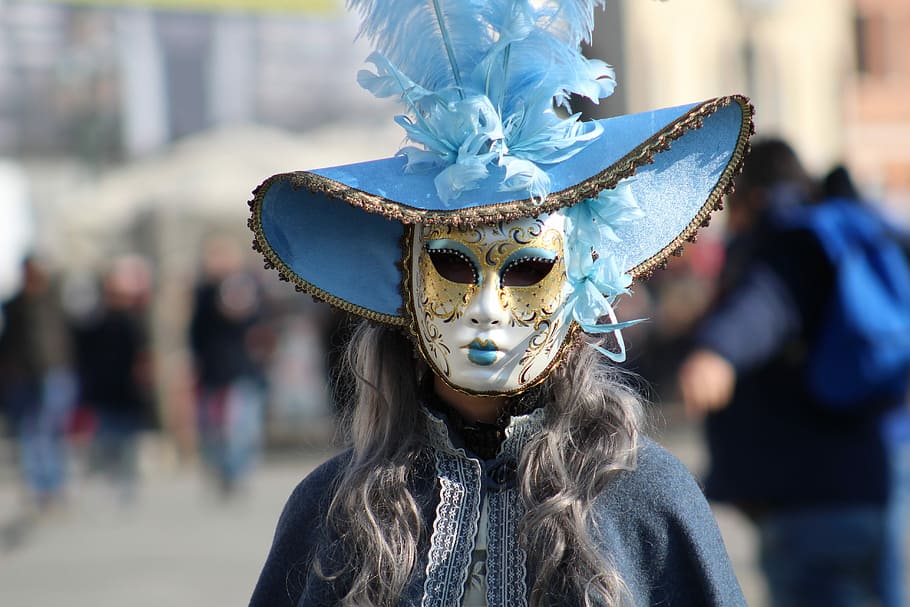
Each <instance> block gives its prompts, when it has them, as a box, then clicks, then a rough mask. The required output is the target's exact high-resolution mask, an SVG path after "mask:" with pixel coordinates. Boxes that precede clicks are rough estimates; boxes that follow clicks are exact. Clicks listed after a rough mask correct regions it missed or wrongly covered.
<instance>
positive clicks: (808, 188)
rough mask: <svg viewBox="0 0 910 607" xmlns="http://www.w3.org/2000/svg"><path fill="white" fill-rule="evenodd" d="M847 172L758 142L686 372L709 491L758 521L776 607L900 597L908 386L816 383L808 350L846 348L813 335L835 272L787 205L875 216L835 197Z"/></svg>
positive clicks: (809, 211)
mask: <svg viewBox="0 0 910 607" xmlns="http://www.w3.org/2000/svg"><path fill="white" fill-rule="evenodd" d="M843 177H844V176H843V175H840V174H834V175H832V177H831V179H829V180H828V182H827V186H828V190H829V196H828V197H827V198H826V196H825V195H824V193H823V194H822V195H821V196H819V192H818V191H817V188H816V186H815V184H814V183H813V182H812V180H811V179H810V178H809V176H808V175H807V173H806V172H805V171H804V169H803V168H802V165H801V163H800V161H799V159H798V157H797V155H796V153H795V152H794V151H793V149H792V148H791V147H790V146H789V145H788V144H787V143H786V142H784V141H783V140H780V139H765V140H762V141H759V142H757V143H753V145H752V150H751V152H750V154H749V156H748V157H747V159H746V163H745V165H744V169H743V173H742V174H741V175H740V176H739V177H738V178H737V180H736V190H735V193H734V194H733V195H732V196H731V197H730V200H729V203H728V211H729V214H728V216H727V217H728V220H729V223H728V226H729V228H730V230H731V232H732V233H733V238H732V239H731V241H730V244H729V247H728V261H727V264H726V268H725V270H724V273H723V274H722V276H721V280H720V288H719V295H718V297H717V299H716V301H715V303H714V305H713V306H712V307H711V308H710V309H709V310H708V312H707V313H706V315H705V318H704V319H703V322H702V323H701V325H700V326H699V327H698V330H697V333H696V334H695V335H694V336H693V350H692V352H691V353H690V354H689V356H688V357H687V358H686V359H685V360H684V362H683V364H682V366H681V368H680V373H679V381H680V389H681V393H682V396H683V399H684V401H685V405H686V407H687V409H688V411H689V412H690V413H691V414H692V415H694V416H698V417H701V416H704V415H706V431H707V440H708V447H709V454H710V469H709V472H708V475H707V479H706V493H707V495H708V497H709V498H710V499H714V500H718V501H722V502H728V503H731V504H733V505H735V506H737V507H738V508H739V509H740V510H742V511H743V512H744V513H745V514H746V515H748V516H749V517H750V518H751V519H752V520H753V521H754V522H755V523H756V525H757V529H758V531H759V539H760V563H761V566H762V569H763V571H764V573H765V575H766V577H767V580H768V585H769V590H770V597H771V604H772V605H774V606H775V607H785V606H789V605H794V606H797V605H798V606H801V607H804V606H812V605H826V606H828V605H845V606H853V605H856V606H858V605H869V604H876V605H883V606H888V607H900V606H902V605H905V603H904V600H903V598H902V594H903V589H902V584H903V582H902V580H903V577H904V575H903V571H902V568H903V565H902V557H901V552H902V547H901V544H902V542H903V537H904V533H905V531H904V529H905V528H906V523H905V522H903V520H902V519H903V518H904V517H905V516H906V514H905V513H902V508H903V506H901V504H902V503H903V502H904V501H905V500H906V498H905V497H902V495H904V494H905V492H906V489H905V488H902V487H904V486H905V484H906V483H907V473H906V470H907V469H908V468H907V462H908V461H910V460H908V453H910V451H908V450H907V445H908V444H910V442H908V438H910V416H908V410H907V407H906V405H905V401H904V399H903V392H904V390H898V394H897V395H893V394H892V395H884V396H874V397H866V398H862V399H860V400H859V401H857V402H855V403H850V404H849V406H844V405H841V406H835V404H834V403H832V402H831V401H830V399H829V398H826V397H824V396H823V395H822V393H820V392H819V391H818V390H817V389H813V385H812V382H811V381H810V369H815V368H816V367H814V366H812V365H815V364H816V363H817V361H815V360H813V359H814V358H816V357H820V356H828V357H830V356H832V355H833V356H835V357H836V358H840V359H843V360H847V359H848V358H849V357H850V356H851V353H850V352H845V351H841V352H839V353H838V352H831V351H826V352H819V351H818V350H817V349H815V344H816V343H818V342H819V340H820V338H821V335H822V333H823V332H825V331H827V330H831V329H830V328H829V327H828V325H827V324H826V323H825V321H826V319H827V318H829V316H830V313H831V306H832V302H833V301H834V293H835V288H836V284H837V281H838V280H842V279H841V278H839V275H840V273H839V265H838V264H837V263H835V262H834V261H833V259H832V258H831V257H830V256H829V255H828V254H827V252H826V248H825V247H824V246H823V242H822V240H821V239H820V238H819V236H818V233H817V232H815V231H814V230H812V229H809V227H808V226H809V225H810V224H808V223H805V222H800V221H795V220H794V219H800V218H801V219H806V218H812V217H818V216H819V215H818V214H819V213H831V212H837V211H839V209H838V208H835V207H834V206H832V207H831V208H824V207H825V205H844V204H850V205H856V208H853V209H842V210H843V211H845V212H847V211H849V214H850V216H851V217H854V220H856V221H858V220H859V219H862V218H863V217H865V216H867V215H869V214H872V210H871V209H862V208H860V206H859V205H861V204H863V203H862V202H860V201H859V200H854V201H853V202H850V203H847V202H845V201H844V200H843V199H842V196H843V194H844V192H845V191H846V192H847V193H848V194H849V193H850V192H851V191H852V192H854V193H855V190H853V188H852V186H851V187H850V188H849V189H847V190H845V189H844V188H845V186H844V183H843ZM835 187H836V191H835V190H834V189H832V188H835ZM831 194H837V195H839V196H838V199H837V200H834V199H833V198H830V195H831ZM819 198H821V199H822V202H820V205H821V206H819V204H817V203H816V199H819ZM829 198H830V199H829ZM856 214H859V215H856ZM895 246H896V245H895ZM898 256H899V255H898ZM903 272H904V275H906V270H905V269H904V270H903ZM870 305H871V304H870ZM866 313H867V314H874V312H873V311H872V308H871V307H869V308H868V309H867V310H866ZM891 339H894V340H896V339H898V335H892V337H891ZM822 379H823V380H824V382H825V383H827V384H829V385H832V386H833V385H835V384H836V383H837V382H844V381H846V382H847V384H846V385H850V386H855V385H857V384H858V383H859V381H860V376H859V375H858V371H857V369H856V368H842V369H840V370H839V371H830V372H828V373H827V375H825V376H824V377H823V378H822ZM903 385H904V386H905V388H906V381H904V382H903ZM905 388H904V389H905ZM902 477H903V479H902Z"/></svg>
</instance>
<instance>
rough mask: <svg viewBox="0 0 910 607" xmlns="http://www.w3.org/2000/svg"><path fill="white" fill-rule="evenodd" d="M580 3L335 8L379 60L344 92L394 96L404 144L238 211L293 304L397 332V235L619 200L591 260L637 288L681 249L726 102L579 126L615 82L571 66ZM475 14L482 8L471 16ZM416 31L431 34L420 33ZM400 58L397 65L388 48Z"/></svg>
mask: <svg viewBox="0 0 910 607" xmlns="http://www.w3.org/2000/svg"><path fill="white" fill-rule="evenodd" d="M600 3H601V0H591V1H590V2H587V3H585V2H579V1H577V0H576V1H573V2H563V3H559V2H549V3H538V4H541V7H535V6H534V5H532V3H530V2H520V1H515V0H512V1H509V2H506V1H505V0H489V1H488V2H486V3H485V4H483V3H477V2H464V1H463V0H437V1H436V2H434V3H432V4H433V5H434V6H435V5H439V6H441V7H442V10H438V11H435V10H434V11H427V9H426V6H427V5H428V4H430V3H425V2H414V1H411V0H384V1H383V2H377V1H376V0H351V2H350V4H351V5H353V6H355V7H356V8H359V9H360V10H361V12H362V13H363V14H364V17H365V21H364V25H363V27H362V32H363V33H365V34H366V35H367V36H369V37H370V38H371V39H372V40H373V42H374V43H375V44H376V46H377V48H378V49H379V51H381V53H382V54H380V53H379V52H376V53H374V54H373V55H371V57H370V61H371V62H372V63H373V64H374V65H375V67H376V72H375V73H372V72H368V71H363V72H361V73H360V74H359V76H358V79H359V80H360V83H361V84H362V85H363V86H364V87H365V88H367V89H369V90H370V91H372V92H373V93H374V94H375V95H377V96H380V97H389V96H397V97H398V98H399V99H400V101H401V102H402V103H403V104H404V105H405V107H406V108H407V110H408V115H406V116H399V117H398V118H397V121H398V122H399V124H401V125H402V126H403V127H404V128H405V130H406V131H407V134H408V138H409V139H410V141H412V142H414V143H415V144H416V146H412V147H407V148H404V149H402V150H401V151H400V152H399V154H397V155H395V156H393V157H390V158H385V159H382V160H374V161H370V162H363V163H357V164H350V165H344V166H338V167H330V168H324V169H317V170H311V171H299V172H293V173H283V174H279V175H274V176H272V177H269V178H268V179H267V180H266V181H265V182H264V183H262V184H261V185H260V186H259V187H258V188H257V189H256V190H255V191H254V198H253V200H252V201H251V202H250V206H251V209H252V217H251V218H250V222H249V225H250V228H251V229H252V230H253V232H254V234H255V240H254V248H256V249H257V250H259V251H260V252H261V253H262V254H263V255H264V257H265V259H266V264H267V265H268V266H271V267H274V268H275V269H277V270H278V272H279V274H280V275H281V277H282V278H283V279H285V280H288V281H291V282H292V283H294V284H295V285H297V287H298V288H299V289H301V290H303V291H306V292H308V293H310V294H312V295H313V296H315V297H317V298H319V299H322V300H324V301H326V302H328V303H329V304H332V305H334V306H336V307H338V308H341V309H343V310H345V311H348V312H351V313H354V314H357V315H359V316H362V317H365V318H368V319H370V320H374V321H379V322H383V323H387V324H390V325H398V326H405V325H407V324H408V320H409V319H408V318H407V317H406V315H407V312H406V308H407V306H406V305H405V302H404V300H403V297H404V295H403V293H404V288H403V287H404V285H403V284H402V280H403V274H402V267H401V264H402V259H403V257H404V249H405V246H406V243H405V242H404V241H405V234H406V233H407V232H408V230H407V227H408V226H409V225H414V224H448V225H455V226H461V227H467V226H472V225H479V224H490V223H495V222H499V221H508V220H512V219H516V218H519V217H529V216H537V215H540V214H542V213H548V212H553V211H556V210H559V209H565V208H567V207H573V206H575V205H578V204H580V203H585V202H589V203H590V202H596V201H598V200H599V199H603V200H606V201H609V199H610V198H609V196H606V197H605V196H604V194H609V191H610V190H612V189H616V188H617V187H619V186H622V187H625V185H628V186H629V188H631V193H632V195H633V196H634V200H635V201H636V202H637V205H638V207H639V208H640V210H641V211H642V213H641V214H639V215H640V219H639V220H637V221H634V222H626V223H622V224H621V225H618V226H616V228H615V236H616V238H611V239H609V240H608V241H605V242H602V243H598V245H597V253H598V254H599V255H605V254H606V255H614V256H615V257H616V259H622V260H625V261H624V265H625V267H624V268H623V269H624V270H625V271H627V272H628V273H630V274H632V276H633V277H642V276H646V275H649V274H650V273H651V272H652V271H653V270H654V269H655V268H657V267H659V266H661V265H663V264H664V263H665V261H666V258H667V257H668V256H669V255H671V254H674V253H677V252H678V251H680V249H681V247H682V245H683V243H684V242H685V241H687V240H693V239H694V237H695V233H696V231H697V230H698V228H699V227H701V226H702V225H704V224H705V223H707V221H708V219H709V215H710V214H711V212H712V211H714V210H715V209H717V208H718V207H719V206H720V204H721V201H722V197H723V195H724V194H725V193H726V192H727V191H728V190H729V189H730V188H731V184H732V181H733V178H734V177H735V176H736V175H737V174H738V173H739V170H740V168H741V165H742V161H743V158H744V156H745V154H746V152H747V149H748V141H749V137H750V136H751V134H752V133H753V132H754V129H753V125H752V113H753V109H752V106H751V105H750V104H749V101H748V100H747V99H746V98H745V97H742V96H738V95H734V96H729V97H720V98H716V99H711V100H708V101H703V102H701V103H694V104H690V105H684V106H678V107H671V108H665V109H660V110H654V111H649V112H644V113H640V114H629V115H622V116H617V117H614V118H607V119H604V120H596V121H589V122H582V121H580V120H578V116H577V115H569V116H568V117H567V114H566V113H565V112H561V111H560V110H559V106H562V107H565V108H568V101H569V97H570V95H572V94H581V95H584V96H587V97H589V98H591V99H593V100H595V101H596V100H597V99H599V98H602V97H605V96H607V95H608V94H610V93H611V92H612V90H613V86H614V84H615V82H614V80H613V72H612V69H611V68H610V67H609V66H607V65H606V64H604V63H602V62H599V61H596V60H589V59H585V58H584V57H583V56H582V55H581V53H580V52H579V50H578V49H579V44H580V41H581V40H583V39H587V38H589V36H590V32H591V27H592V26H593V9H594V7H595V6H596V5H598V4H600ZM481 4H482V10H480V9H478V6H480V5H481ZM427 32H434V33H431V34H427ZM402 49H404V50H402Z"/></svg>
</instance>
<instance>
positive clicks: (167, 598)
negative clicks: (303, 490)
mask: <svg viewBox="0 0 910 607" xmlns="http://www.w3.org/2000/svg"><path fill="white" fill-rule="evenodd" d="M671 417H672V416H671ZM656 430H657V432H656V433H657V434H658V437H659V439H660V441H661V442H662V443H663V444H665V445H666V446H667V447H668V448H669V449H670V450H671V451H672V452H674V453H675V454H677V455H678V456H679V457H680V459H682V460H683V461H684V462H685V463H686V464H687V465H688V466H689V467H690V469H692V470H693V471H695V472H697V471H699V470H700V468H701V466H703V464H704V453H703V451H702V448H701V443H700V439H699V435H698V432H697V430H696V429H695V428H694V427H692V426H691V425H687V424H684V423H679V421H678V419H675V418H673V419H670V418H668V419H667V420H665V421H663V422H659V423H658V424H657V428H656ZM329 455H330V451H329V450H327V449H326V448H317V447H314V446H312V445H311V446H309V447H306V448H304V447H295V448H291V449H283V450H282V452H281V453H279V454H270V455H269V456H268V457H267V458H266V459H265V461H263V462H262V463H261V465H260V467H259V469H258V470H257V472H256V474H255V475H254V476H253V478H252V479H251V482H250V485H249V486H248V487H247V488H246V490H245V491H243V492H241V493H240V494H238V495H236V496H234V498H233V499H231V500H223V499H221V498H220V497H219V495H218V494H217V492H216V491H214V490H213V489H212V488H211V487H210V485H209V484H208V483H207V482H206V479H205V478H204V477H203V475H202V474H200V472H199V467H198V466H196V465H193V464H191V463H190V464H188V463H186V462H183V463H179V462H178V460H177V458H176V455H175V454H174V452H173V450H172V448H171V447H169V445H168V443H167V442H164V441H161V440H160V439H155V438H153V437H149V438H148V439H147V440H145V441H143V444H142V458H141V461H142V475H141V485H140V487H139V490H138V493H137V495H136V496H135V499H134V500H132V501H131V502H124V501H123V499H122V496H121V495H119V494H118V492H117V491H116V490H115V489H114V488H113V487H112V486H110V484H109V483H107V482H106V480H105V479H103V478H98V477H92V476H87V475H86V473H84V472H82V471H80V470H78V469H77V470H74V475H73V480H74V482H73V483H72V488H71V491H70V494H69V496H68V500H67V502H66V504H65V505H63V506H62V507H60V508H56V509H54V510H51V511H50V512H46V513H44V514H42V515H41V516H37V517H36V516H31V517H26V516H24V515H23V514H22V510H21V496H20V495H19V490H18V485H17V483H16V479H15V475H14V473H13V471H12V470H11V469H10V466H9V464H10V461H9V458H8V457H6V458H5V459H4V457H2V455H0V605H3V606H4V607H7V606H15V607H19V606H23V607H51V606H57V605H67V606H68V607H115V606H116V607H160V606H161V605H176V606H182V605H193V606H194V607H209V606H211V607H216V606H217V607H226V606H228V605H246V603H247V601H248V598H249V595H250V593H251V591H252V588H253V586H254V584H255V582H256V579H257V576H258V574H259V570H260V569H261V567H262V564H263V561H264V559H265V555H266V552H267V550H268V548H269V544H270V542H271V538H272V533H273V531H274V528H275V523H276V521H277V519H278V515H279V513H280V512H281V508H282V505H283V504H284V502H285V500H286V499H287V497H288V495H289V494H290V492H291V490H292V489H293V488H294V486H295V485H296V484H297V482H299V480H300V479H301V478H303V476H305V475H306V474H307V473H308V472H309V471H310V470H311V469H312V468H313V467H314V466H316V465H318V463H319V462H321V461H323V460H324V459H325V458H326V457H328V456H329ZM716 514H717V518H718V522H719V524H720V526H721V530H722V534H723V535H724V538H725V541H726V543H727V547H728V549H729V551H730V555H731V558H732V559H733V562H734V566H735V567H736V569H737V573H738V575H739V577H740V581H741V583H742V585H743V588H744V591H745V592H746V595H747V599H748V602H749V604H750V605H752V606H754V607H762V606H763V605H765V598H764V596H765V595H764V587H763V583H762V580H761V576H760V575H759V573H758V572H757V570H756V569H755V537H754V534H752V532H751V528H750V527H749V525H748V524H747V523H746V522H745V521H744V520H742V519H741V518H740V517H739V516H738V515H737V514H736V513H735V512H733V511H730V510H726V509H722V508H721V509H718V510H717V511H716Z"/></svg>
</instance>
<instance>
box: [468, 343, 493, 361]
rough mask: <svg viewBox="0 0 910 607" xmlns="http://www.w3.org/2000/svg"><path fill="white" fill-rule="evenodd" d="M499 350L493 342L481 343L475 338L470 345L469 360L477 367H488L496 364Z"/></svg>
mask: <svg viewBox="0 0 910 607" xmlns="http://www.w3.org/2000/svg"><path fill="white" fill-rule="evenodd" d="M498 351H499V348H497V347H496V344H495V343H493V342H492V341H491V340H486V341H481V340H480V338H475V339H474V341H472V342H471V343H469V344H468V360H469V361H471V362H472V363H474V364H475V365H481V366H483V367H487V366H489V365H492V364H493V363H495V362H496V353H497V352H498Z"/></svg>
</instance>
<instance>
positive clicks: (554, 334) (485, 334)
mask: <svg viewBox="0 0 910 607" xmlns="http://www.w3.org/2000/svg"><path fill="white" fill-rule="evenodd" d="M564 230H565V221H564V217H563V216H562V215H561V214H553V215H541V216H539V217H530V218H523V219H517V220H515V221H511V222H502V223H499V224H495V225H482V226H477V227H474V228H465V229H462V228H456V227H452V226H437V225H423V226H416V228H415V230H414V237H413V242H412V244H411V247H412V249H411V258H410V262H409V263H410V268H409V270H410V275H411V286H410V291H411V292H410V297H409V299H410V305H411V313H412V316H413V320H414V329H415V331H416V333H417V334H418V336H419V343H420V351H421V353H422V354H423V357H424V358H425V359H426V361H427V362H428V363H429V364H430V366H431V367H432V369H433V371H434V372H435V373H436V374H437V375H438V376H439V377H441V378H442V379H443V380H444V381H445V382H446V383H447V384H449V385H450V386H451V387H453V388H455V389H457V390H460V391H464V392H468V393H470V394H480V395H489V396H501V395H509V394H517V393H519V392H522V391H523V390H525V389H527V388H529V387H531V386H533V385H535V384H537V383H539V382H540V381H542V380H543V379H544V378H545V377H546V376H547V375H548V374H549V372H550V371H551V370H552V369H553V368H554V367H555V365H556V363H557V362H558V360H559V358H560V355H561V353H562V350H563V349H564V347H565V345H566V343H567V342H568V341H569V340H567V339H566V336H567V335H568V333H569V329H570V326H571V324H572V323H571V318H570V316H569V314H567V313H566V310H565V303H566V300H567V298H568V295H569V293H570V292H571V287H570V286H569V285H568V282H567V278H566V264H565V255H564V252H563V243H564V239H565V231H564Z"/></svg>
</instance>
